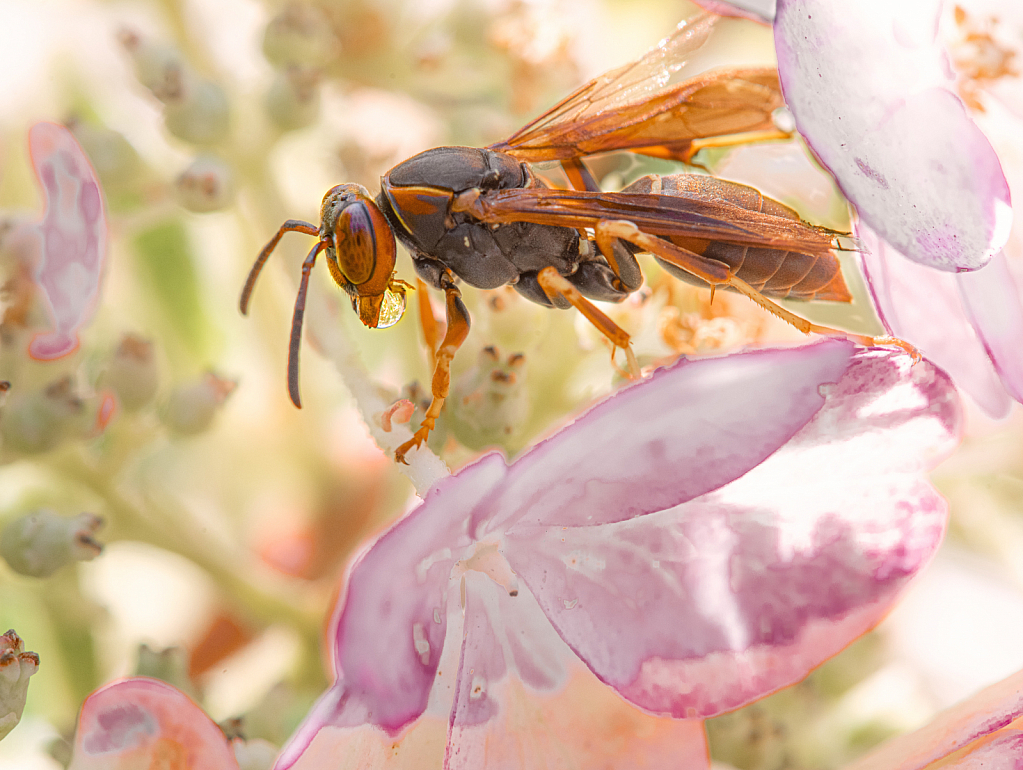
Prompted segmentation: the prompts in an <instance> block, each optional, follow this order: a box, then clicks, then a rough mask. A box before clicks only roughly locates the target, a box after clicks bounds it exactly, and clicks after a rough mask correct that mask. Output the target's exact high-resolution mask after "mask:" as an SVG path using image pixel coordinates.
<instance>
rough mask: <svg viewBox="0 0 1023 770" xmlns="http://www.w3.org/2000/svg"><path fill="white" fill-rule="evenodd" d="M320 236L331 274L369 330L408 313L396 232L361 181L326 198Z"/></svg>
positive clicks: (334, 191) (333, 191) (332, 192)
mask: <svg viewBox="0 0 1023 770" xmlns="http://www.w3.org/2000/svg"><path fill="white" fill-rule="evenodd" d="M320 239H321V240H322V241H325V242H326V243H327V244H328V245H327V249H326V252H327V267H328V268H329V269H330V274H331V275H332V276H333V278H334V280H335V281H336V282H337V283H338V285H339V286H341V288H343V289H344V290H345V291H346V292H348V296H349V297H351V299H352V308H353V309H354V310H355V312H356V313H357V314H358V316H359V320H360V321H362V322H363V323H364V324H365V325H366V326H368V327H369V328H371V329H386V328H387V327H388V326H393V325H394V324H396V323H397V322H398V320H399V319H400V318H401V316H402V314H403V313H404V312H405V286H404V284H403V282H400V281H396V280H395V279H394V257H395V246H394V234H393V233H392V232H391V228H390V226H389V225H388V224H387V220H386V219H385V218H384V215H383V213H381V211H380V209H379V208H378V207H377V205H376V203H375V202H374V201H373V199H372V198H371V197H370V196H369V191H368V190H367V189H366V188H365V187H363V186H362V185H358V184H339V185H337V186H335V187H332V188H331V189H330V190H328V191H327V194H326V195H324V196H323V204H322V206H321V207H320Z"/></svg>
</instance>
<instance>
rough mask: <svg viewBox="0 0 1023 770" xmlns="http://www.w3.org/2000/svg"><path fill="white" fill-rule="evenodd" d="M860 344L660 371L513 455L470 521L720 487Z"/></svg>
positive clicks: (599, 517) (481, 528)
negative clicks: (492, 492)
mask: <svg viewBox="0 0 1023 770" xmlns="http://www.w3.org/2000/svg"><path fill="white" fill-rule="evenodd" d="M854 351H855V348H854V346H853V345H852V344H850V343H848V342H845V341H840V340H826V341H823V342H819V343H816V344H813V345H807V346H804V347H800V348H788V349H775V350H759V351H754V352H749V353H745V354H743V355H735V356H725V357H721V358H707V359H700V360H692V361H682V362H680V363H678V364H676V365H675V366H673V367H671V368H669V369H665V370H662V371H659V372H655V373H654V375H653V376H652V377H650V378H648V379H647V380H644V381H643V382H642V383H640V384H639V385H636V386H633V387H630V388H626V389H623V390H621V391H619V392H618V393H616V394H615V395H614V396H612V397H611V398H609V399H607V400H605V401H603V402H602V403H600V404H599V405H597V406H595V407H594V408H593V409H591V410H590V411H589V412H587V413H586V414H585V415H584V416H582V417H580V418H579V419H578V420H576V421H575V423H574V424H573V425H572V427H571V428H570V429H568V430H564V431H562V432H561V433H558V434H557V435H555V436H553V437H552V438H550V439H547V440H546V441H544V442H542V443H541V444H539V445H538V446H537V447H536V448H534V449H532V450H531V451H530V452H529V453H527V454H526V455H524V456H523V457H521V458H520V459H519V460H517V461H516V462H515V464H514V465H513V466H512V468H511V470H510V471H509V474H508V477H507V479H505V481H504V483H503V484H502V485H501V487H500V489H498V490H496V491H495V502H494V504H493V505H492V506H488V507H487V508H486V509H481V510H480V514H479V516H478V517H476V518H475V519H474V522H473V531H474V532H475V533H476V534H477V536H478V537H482V536H483V534H484V533H485V532H489V531H495V530H499V529H502V528H511V527H515V526H518V525H519V524H523V525H528V526H536V525H542V526H583V525H594V524H607V523H611V522H616V521H624V520H627V519H631V518H634V517H636V516H641V515H643V514H648V513H651V512H653V511H662V510H664V509H665V508H671V507H672V506H675V505H678V504H679V503H683V502H685V501H687V500H691V499H693V498H694V497H697V496H699V495H702V494H706V493H707V492H709V491H711V490H713V489H717V488H718V487H720V486H722V485H723V484H727V483H728V482H730V481H732V480H733V479H736V478H738V477H739V476H741V475H742V474H744V473H746V472H747V471H748V470H749V469H750V468H753V467H754V466H756V465H757V464H758V463H760V462H762V461H763V460H764V458H766V457H768V456H769V455H770V454H771V453H773V452H775V451H776V450H777V449H778V447H780V446H781V445H782V444H784V443H785V442H786V441H788V440H789V439H790V438H791V437H792V436H793V435H794V434H795V433H796V432H797V431H798V430H799V429H800V428H802V427H803V426H804V425H806V423H807V422H808V421H809V420H810V419H811V418H812V417H813V415H814V414H816V412H817V410H818V409H820V408H821V406H822V405H823V403H824V401H823V398H822V397H821V395H820V394H819V393H818V389H819V388H820V386H821V385H822V384H824V383H828V382H835V381H836V380H837V379H838V378H839V377H840V376H841V375H842V372H844V371H845V369H846V368H847V367H848V366H849V362H850V360H851V358H852V356H853V355H854ZM639 479H641V480H642V481H641V482H640V481H638V480H639ZM484 516H485V517H486V518H485V519H484V518H483V517H484Z"/></svg>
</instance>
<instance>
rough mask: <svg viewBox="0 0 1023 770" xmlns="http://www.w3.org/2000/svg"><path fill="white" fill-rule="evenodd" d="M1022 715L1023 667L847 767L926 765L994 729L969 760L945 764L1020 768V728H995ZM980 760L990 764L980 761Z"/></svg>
mask: <svg viewBox="0 0 1023 770" xmlns="http://www.w3.org/2000/svg"><path fill="white" fill-rule="evenodd" d="M1020 717H1023V671H1021V672H1019V673H1016V674H1013V675H1012V676H1010V677H1009V678H1008V679H1004V680H1002V681H1001V682H998V683H997V684H994V685H991V686H990V687H988V688H986V689H984V690H982V691H981V692H979V693H977V694H976V695H974V696H973V697H972V698H969V699H968V700H966V701H964V702H962V703H958V704H956V705H955V706H953V707H952V708H949V709H946V710H945V711H943V712H941V713H940V714H939V715H938V716H937V717H936V718H935V719H934V720H933V721H932V722H931V723H930V724H928V725H927V726H925V727H923V728H921V729H919V730H917V731H916V732H913V733H908V734H907V735H900V736H899V737H898V738H893V739H892V740H890V741H888V742H886V743H884V744H882V745H881V746H880V747H879V748H877V749H875V750H874V751H872V752H870V753H869V754H867V755H866V756H864V757H861V758H860V759H859V760H857V761H856V762H853V763H852V764H851V765H848V766H847V767H846V768H845V770H873V768H878V767H883V768H885V770H922V768H925V767H928V766H930V765H931V764H932V763H934V762H938V761H940V760H942V759H944V758H946V757H948V756H949V755H950V754H952V753H954V752H956V751H959V750H960V749H962V748H964V747H966V746H968V745H969V744H971V743H973V742H975V741H979V740H981V739H983V738H985V737H986V736H989V735H991V734H992V733H994V734H995V735H996V736H997V737H996V739H995V741H993V742H991V743H987V744H986V745H984V746H983V750H981V751H974V752H971V753H970V754H967V755H966V757H965V759H970V758H972V761H971V762H970V763H966V764H948V765H946V764H942V765H941V766H942V767H943V768H944V767H956V768H967V767H970V768H973V767H976V768H981V767H983V768H986V769H987V770H997V769H998V768H1003V767H1004V768H1018V767H1019V766H1020V758H1021V757H1023V753H1021V751H1020V749H1021V747H1023V745H1021V738H1020V735H1021V733H1020V731H1019V730H1015V729H1011V728H1010V729H1006V730H1004V731H1002V732H1001V733H996V732H995V731H998V730H1001V729H1002V728H1005V727H1006V726H1007V725H1009V724H1010V723H1012V722H1013V721H1014V720H1016V719H1019V718H1020ZM1017 727H1018V725H1017ZM979 760H986V761H988V762H990V764H981V763H980V761H979ZM1005 760H1011V761H1010V762H1006V761H1005Z"/></svg>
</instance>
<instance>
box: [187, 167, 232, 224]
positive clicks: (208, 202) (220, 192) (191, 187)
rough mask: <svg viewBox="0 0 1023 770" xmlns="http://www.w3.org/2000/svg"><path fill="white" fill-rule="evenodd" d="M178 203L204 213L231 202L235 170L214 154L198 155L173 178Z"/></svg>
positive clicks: (224, 206) (218, 208)
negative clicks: (174, 179) (175, 178)
mask: <svg viewBox="0 0 1023 770" xmlns="http://www.w3.org/2000/svg"><path fill="white" fill-rule="evenodd" d="M174 189H175V192H176V193H177V197H178V203H180V204H181V205H182V206H184V207H185V208H186V209H188V210H189V211H194V212H196V213H198V214H205V213H208V212H210V211H219V210H220V209H223V208H227V207H228V206H230V205H231V200H232V199H233V198H234V174H233V173H232V171H231V167H230V166H228V165H227V164H226V163H225V162H224V161H222V160H221V159H220V158H218V157H217V156H215V155H200V156H199V157H198V158H196V159H195V160H194V161H192V163H191V165H190V166H189V167H188V168H186V169H185V170H184V171H182V172H181V175H180V176H179V177H178V178H177V180H176V181H175V182H174Z"/></svg>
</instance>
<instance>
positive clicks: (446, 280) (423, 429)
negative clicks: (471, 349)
mask: <svg viewBox="0 0 1023 770" xmlns="http://www.w3.org/2000/svg"><path fill="white" fill-rule="evenodd" d="M440 282H441V284H442V288H443V289H444V296H445V300H446V305H447V320H448V328H447V331H445V333H444V339H443V340H441V343H440V346H439V347H438V348H437V352H436V363H435V364H434V369H433V382H432V383H431V387H430V389H431V392H432V394H433V400H432V401H430V406H429V408H428V409H427V410H426V415H425V416H424V417H423V422H422V423H421V424H420V426H419V430H417V431H416V432H415V433H414V434H413V435H412V438H410V439H409V440H408V441H406V442H405V443H404V444H402V445H401V446H400V447H398V448H397V449H396V450H395V452H394V459H395V460H396V461H397V462H399V463H405V455H406V454H408V453H409V451H410V450H411V449H414V448H418V447H420V446H421V445H422V444H423V442H424V441H426V438H427V436H429V435H430V431H431V430H433V427H434V425H436V424H437V418H438V417H440V413H441V410H442V409H443V408H444V401H445V400H446V399H447V397H448V393H449V392H450V390H451V359H453V358H454V357H455V353H457V352H458V349H459V348H460V347H461V346H462V343H463V342H465V338H466V337H467V336H468V334H469V311H468V310H466V308H465V304H463V302H462V292H460V291H459V290H458V287H457V286H455V282H454V278H453V277H452V276H451V275H450V274H445V275H443V276H442V277H441V281H440ZM405 464H406V465H407V464H408V463H405Z"/></svg>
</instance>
